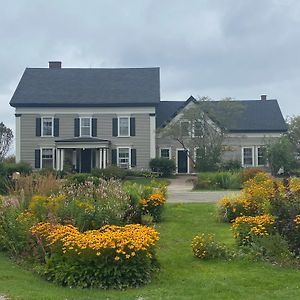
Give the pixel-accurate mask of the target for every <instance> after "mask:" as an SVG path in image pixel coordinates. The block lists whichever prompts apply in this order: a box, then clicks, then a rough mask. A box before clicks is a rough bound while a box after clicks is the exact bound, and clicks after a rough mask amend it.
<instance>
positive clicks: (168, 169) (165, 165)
mask: <svg viewBox="0 0 300 300" xmlns="http://www.w3.org/2000/svg"><path fill="white" fill-rule="evenodd" d="M149 165H150V168H151V170H152V171H153V172H158V173H159V174H161V176H162V177H168V176H170V175H172V174H173V173H174V172H175V170H176V165H175V162H174V160H172V159H167V158H162V157H161V158H153V159H151V161H150V163H149Z"/></svg>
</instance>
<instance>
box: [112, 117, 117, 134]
mask: <svg viewBox="0 0 300 300" xmlns="http://www.w3.org/2000/svg"><path fill="white" fill-rule="evenodd" d="M112 136H118V118H113V119H112Z"/></svg>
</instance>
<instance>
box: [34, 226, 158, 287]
mask: <svg viewBox="0 0 300 300" xmlns="http://www.w3.org/2000/svg"><path fill="white" fill-rule="evenodd" d="M31 232H32V234H33V235H34V236H35V237H36V238H37V240H38V241H43V242H42V246H43V248H44V249H45V250H46V255H47V256H50V258H48V259H47V260H46V263H45V265H44V267H43V269H42V271H41V272H40V273H42V274H43V275H44V276H45V278H47V279H48V280H50V281H53V282H55V283H58V284H60V285H64V286H69V287H74V286H76V287H81V288H90V287H100V288H118V289H122V288H127V287H136V286H140V285H142V284H145V283H147V282H149V281H150V280H151V275H152V273H153V271H154V270H156V269H157V261H156V258H155V251H154V246H155V243H156V242H157V240H158V233H157V232H156V231H155V230H154V229H153V228H150V227H146V226H141V225H126V226H124V227H119V226H104V227H102V228H100V229H99V230H92V231H86V232H83V233H81V232H79V231H78V230H77V228H75V227H73V226H72V225H65V226H63V225H56V226H53V225H51V224H50V223H40V224H37V225H36V226H34V227H33V228H32V230H31ZM53 253H55V254H53Z"/></svg>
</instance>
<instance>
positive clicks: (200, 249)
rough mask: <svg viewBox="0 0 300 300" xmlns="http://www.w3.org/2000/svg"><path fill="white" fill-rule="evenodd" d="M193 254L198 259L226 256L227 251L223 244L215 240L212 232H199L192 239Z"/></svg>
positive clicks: (227, 254)
mask: <svg viewBox="0 0 300 300" xmlns="http://www.w3.org/2000/svg"><path fill="white" fill-rule="evenodd" d="M192 251H193V254H194V256H196V257H198V258H200V259H213V258H228V256H229V252H228V250H227V249H226V247H225V245H223V244H220V243H218V242H216V241H215V239H214V235H212V234H204V233H202V234H200V235H197V236H195V237H194V239H193V241H192Z"/></svg>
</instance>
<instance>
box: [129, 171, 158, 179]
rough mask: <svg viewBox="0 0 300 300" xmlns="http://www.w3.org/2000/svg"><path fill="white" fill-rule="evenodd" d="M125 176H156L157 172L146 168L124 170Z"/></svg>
mask: <svg viewBox="0 0 300 300" xmlns="http://www.w3.org/2000/svg"><path fill="white" fill-rule="evenodd" d="M126 177H145V178H153V179H154V178H157V177H158V174H157V173H153V172H151V171H147V170H126Z"/></svg>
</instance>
